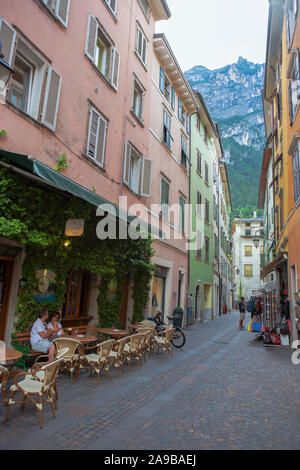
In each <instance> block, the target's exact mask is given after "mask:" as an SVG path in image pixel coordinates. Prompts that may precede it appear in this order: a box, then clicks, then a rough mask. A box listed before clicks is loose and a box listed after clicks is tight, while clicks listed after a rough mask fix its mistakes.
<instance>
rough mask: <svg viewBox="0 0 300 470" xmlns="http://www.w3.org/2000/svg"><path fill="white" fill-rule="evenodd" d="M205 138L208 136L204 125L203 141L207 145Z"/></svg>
mask: <svg viewBox="0 0 300 470" xmlns="http://www.w3.org/2000/svg"><path fill="white" fill-rule="evenodd" d="M207 138H208V135H207V129H206V127H204V142H205V144H206V145H207V142H208V140H207Z"/></svg>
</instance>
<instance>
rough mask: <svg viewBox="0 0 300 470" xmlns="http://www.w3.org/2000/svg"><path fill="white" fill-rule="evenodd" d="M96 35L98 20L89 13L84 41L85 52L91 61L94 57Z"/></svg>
mask: <svg viewBox="0 0 300 470" xmlns="http://www.w3.org/2000/svg"><path fill="white" fill-rule="evenodd" d="M97 36H98V22H97V20H96V19H95V18H94V17H93V16H92V15H89V21H88V28H87V35H86V42H85V54H86V55H87V56H88V58H89V59H91V60H92V61H93V62H94V61H95V57H96V44H97Z"/></svg>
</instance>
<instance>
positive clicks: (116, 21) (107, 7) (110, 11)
mask: <svg viewBox="0 0 300 470" xmlns="http://www.w3.org/2000/svg"><path fill="white" fill-rule="evenodd" d="M102 1H103V3H104V5H105V7H106V9H107V10H108V12H109V14H110V15H111V17H112V19H113V20H114V22H115V23H118V18H117V15H116V14H115V13H114V12H113V11H112V9H111V8H109V6H108V5H107V3H106V1H105V0H102Z"/></svg>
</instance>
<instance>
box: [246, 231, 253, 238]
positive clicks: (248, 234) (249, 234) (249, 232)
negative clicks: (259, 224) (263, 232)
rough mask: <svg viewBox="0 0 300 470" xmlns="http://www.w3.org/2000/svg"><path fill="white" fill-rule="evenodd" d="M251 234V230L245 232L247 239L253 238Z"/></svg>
mask: <svg viewBox="0 0 300 470" xmlns="http://www.w3.org/2000/svg"><path fill="white" fill-rule="evenodd" d="M251 233H252V232H251V230H248V229H246V230H245V236H246V237H251Z"/></svg>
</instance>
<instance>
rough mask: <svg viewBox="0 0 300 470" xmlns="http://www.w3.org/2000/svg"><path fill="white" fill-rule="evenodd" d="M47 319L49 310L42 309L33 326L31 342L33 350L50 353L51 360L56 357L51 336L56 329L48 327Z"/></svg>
mask: <svg viewBox="0 0 300 470" xmlns="http://www.w3.org/2000/svg"><path fill="white" fill-rule="evenodd" d="M47 320H48V312H47V310H42V311H41V312H40V313H39V314H38V318H37V320H36V321H35V322H34V324H33V326H32V329H31V334H30V344H31V347H32V349H33V351H37V352H43V353H44V354H48V356H49V361H53V360H54V359H55V346H54V344H53V343H52V342H51V341H50V339H49V338H50V337H51V336H53V331H54V330H53V329H48V328H47V326H46V321H47Z"/></svg>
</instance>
